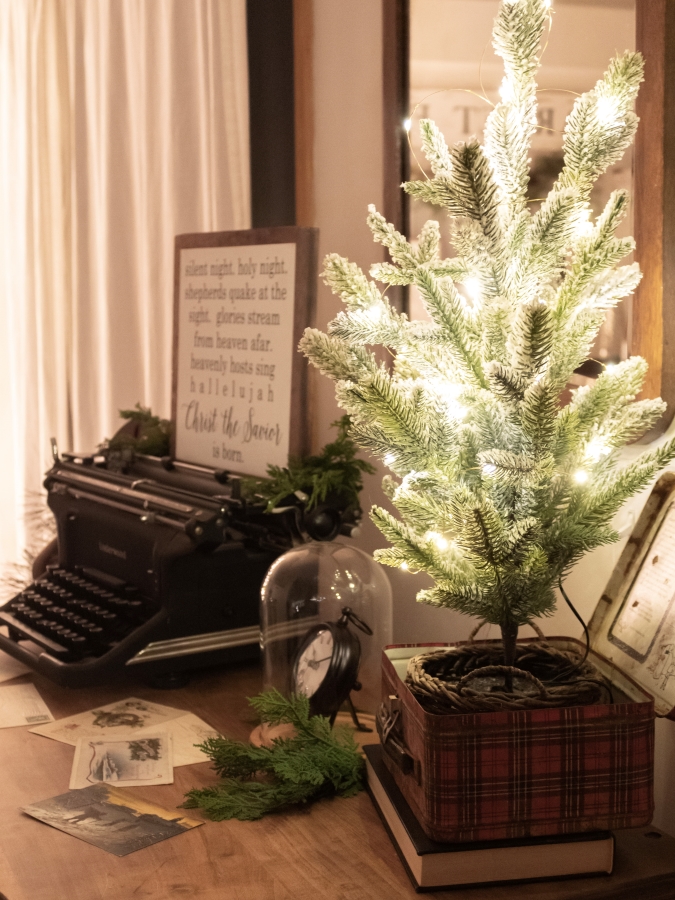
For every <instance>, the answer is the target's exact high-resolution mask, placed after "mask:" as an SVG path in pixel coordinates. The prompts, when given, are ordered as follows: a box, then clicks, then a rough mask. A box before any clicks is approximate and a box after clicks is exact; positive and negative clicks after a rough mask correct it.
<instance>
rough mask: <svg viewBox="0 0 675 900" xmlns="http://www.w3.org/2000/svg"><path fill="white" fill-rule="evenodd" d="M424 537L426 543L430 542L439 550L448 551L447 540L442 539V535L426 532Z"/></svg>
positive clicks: (435, 532)
mask: <svg viewBox="0 0 675 900" xmlns="http://www.w3.org/2000/svg"><path fill="white" fill-rule="evenodd" d="M424 537H425V538H426V539H427V540H428V541H432V542H433V543H434V544H435V545H436V546H437V547H438V549H439V550H447V549H448V541H447V538H444V537H443V535H442V534H439V533H438V532H437V531H427V533H426V534H425V535H424Z"/></svg>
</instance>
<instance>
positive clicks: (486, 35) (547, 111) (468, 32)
mask: <svg viewBox="0 0 675 900" xmlns="http://www.w3.org/2000/svg"><path fill="white" fill-rule="evenodd" d="M498 6H499V3H498V0H411V3H410V51H409V52H410V59H409V64H410V95H409V101H410V112H411V122H410V125H411V129H410V142H411V147H410V149H411V152H410V171H411V176H412V177H413V178H420V177H422V173H423V172H427V173H429V170H428V166H427V163H426V160H425V158H424V154H423V153H422V152H421V148H420V139H419V128H418V123H419V120H420V119H422V118H431V119H433V120H434V121H435V122H436V123H437V124H438V126H439V127H440V129H441V131H442V132H443V133H444V135H445V138H446V140H447V142H448V144H449V145H452V144H454V143H456V142H457V141H466V140H468V139H470V138H471V137H472V136H474V135H475V136H476V137H477V138H478V140H479V141H482V139H483V127H484V125H485V120H486V118H487V116H488V114H489V112H490V110H491V108H492V104H494V103H495V102H496V101H497V100H498V99H499V97H498V88H499V84H500V82H501V79H502V75H503V66H502V61H501V59H500V58H499V57H498V56H496V55H495V53H494V51H493V49H492V44H491V31H492V23H493V21H494V18H495V15H496V13H497V8H498ZM551 20H552V22H551V29H550V31H549V32H548V34H547V37H546V38H545V48H544V51H543V54H542V66H541V68H540V70H539V74H538V79H537V80H538V84H539V110H538V124H539V127H538V129H537V132H536V134H535V135H534V137H533V140H532V153H531V159H532V166H531V175H530V191H529V198H530V201H531V204H532V208H533V210H535V209H536V208H537V206H538V202H539V200H540V199H541V198H542V197H545V196H546V194H547V193H548V191H549V190H550V188H551V186H552V184H553V181H554V180H555V178H556V177H557V175H558V172H559V171H560V168H561V167H562V130H563V128H564V125H565V119H566V117H567V115H568V114H569V112H570V111H571V109H572V104H573V103H574V100H575V97H576V96H577V95H578V94H580V93H583V92H584V91H587V90H589V89H590V88H592V87H593V85H594V84H595V82H596V81H597V80H598V79H599V78H601V77H602V75H603V73H604V72H605V70H606V68H607V64H608V62H609V60H610V58H611V57H612V56H614V55H615V54H616V53H617V52H622V51H623V50H629V49H634V48H635V2H634V0H554V3H553V6H552V15H551ZM632 165H633V152H632V149H630V150H628V151H627V152H626V154H625V155H624V157H623V159H621V160H620V161H619V162H618V163H616V164H615V165H614V166H612V167H611V169H610V170H609V171H608V172H606V173H605V174H604V175H603V176H601V177H600V178H599V179H598V181H597V183H596V185H595V187H594V190H593V194H592V197H591V205H592V208H593V215H594V216H595V215H597V214H598V213H599V212H600V211H601V210H602V208H603V207H604V205H605V203H606V201H607V199H608V197H609V195H610V193H611V192H612V191H613V190H616V189H617V188H626V189H628V190H629V191H631V190H632V182H633V176H632ZM409 217H410V218H409V221H410V234H411V235H412V236H413V237H414V236H415V235H417V234H419V231H420V229H421V228H422V225H423V224H424V222H425V221H426V220H427V219H437V220H438V221H439V222H440V223H441V228H442V231H443V235H444V247H443V250H444V253H445V255H451V254H452V248H451V247H450V244H449V241H448V237H449V232H450V228H449V221H448V219H447V217H445V216H444V215H443V212H442V210H440V209H439V208H438V207H433V206H431V205H428V204H423V203H420V202H418V201H415V202H412V203H411V205H410V211H409ZM632 229H633V221H632V216H631V215H629V216H627V218H626V220H625V221H624V222H623V223H622V225H621V226H620V231H619V232H618V234H619V235H629V234H632V233H633V232H632ZM468 299H470V298H468ZM409 310H410V315H411V317H412V318H426V312H425V310H424V307H423V305H422V302H421V299H420V297H419V294H418V293H417V292H416V290H415V289H414V288H413V289H411V291H410V295H409ZM630 322H631V300H630V298H628V299H627V300H624V301H623V303H621V304H619V306H618V307H616V309H613V310H610V311H609V312H608V314H607V318H606V321H605V324H604V326H603V328H602V330H601V332H600V334H599V336H598V339H597V341H596V345H595V347H594V350H593V357H594V359H595V360H597V361H598V362H599V363H602V364H605V365H606V364H608V363H615V362H618V361H619V360H621V359H625V358H626V357H627V356H628V354H629V348H630V337H631V336H630ZM589 368H590V371H591V372H593V368H594V367H593V366H590V367H589ZM599 369H600V367H599V366H597V364H596V366H595V370H596V373H597V371H598V370H599Z"/></svg>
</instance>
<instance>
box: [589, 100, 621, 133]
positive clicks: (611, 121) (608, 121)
mask: <svg viewBox="0 0 675 900" xmlns="http://www.w3.org/2000/svg"><path fill="white" fill-rule="evenodd" d="M595 111H596V115H597V118H598V121H599V122H600V123H601V124H602V125H606V126H607V127H608V128H609V127H611V126H612V125H619V124H620V122H619V102H618V100H617V99H616V97H598V102H597V103H596V105H595Z"/></svg>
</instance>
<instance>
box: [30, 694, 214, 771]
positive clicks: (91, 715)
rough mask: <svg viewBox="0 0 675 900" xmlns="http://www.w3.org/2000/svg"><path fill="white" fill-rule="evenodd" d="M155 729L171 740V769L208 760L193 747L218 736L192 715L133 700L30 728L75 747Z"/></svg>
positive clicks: (35, 732) (111, 704)
mask: <svg viewBox="0 0 675 900" xmlns="http://www.w3.org/2000/svg"><path fill="white" fill-rule="evenodd" d="M158 729H160V730H161V731H166V732H168V733H169V734H170V735H171V736H172V738H173V764H174V766H189V765H191V764H192V763H200V762H206V761H207V760H208V757H207V756H206V754H205V753H203V752H202V751H201V750H198V749H197V747H196V746H195V744H201V743H202V742H203V741H204V740H206V738H208V737H214V736H215V735H216V734H217V732H216V731H215V730H214V729H213V728H212V727H211V726H210V725H207V723H206V722H204V721H203V720H202V719H200V718H199V717H198V716H195V715H194V714H193V713H188V712H185V710H184V709H174V708H173V707H171V706H162V705H161V704H159V703H150V702H148V701H146V700H139V699H137V698H136V697H128V698H127V699H126V700H121V701H120V702H118V703H109V704H108V705H107V706H102V707H100V708H98V709H90V710H88V711H87V712H84V713H80V714H79V715H77V716H70V717H68V718H66V719H59V720H58V721H57V722H53V723H52V724H49V725H46V726H41V727H38V728H31V731H32V732H33V733H34V734H41V735H44V736H45V737H49V738H52V739H53V740H55V741H61V742H63V743H64V744H72V745H73V746H75V744H77V742H78V740H79V739H80V738H87V739H91V740H101V739H105V738H114V737H116V736H117V735H120V734H126V733H127V732H130V731H133V732H134V733H137V734H138V735H139V736H140V735H143V736H145V734H146V733H148V731H153V730H158Z"/></svg>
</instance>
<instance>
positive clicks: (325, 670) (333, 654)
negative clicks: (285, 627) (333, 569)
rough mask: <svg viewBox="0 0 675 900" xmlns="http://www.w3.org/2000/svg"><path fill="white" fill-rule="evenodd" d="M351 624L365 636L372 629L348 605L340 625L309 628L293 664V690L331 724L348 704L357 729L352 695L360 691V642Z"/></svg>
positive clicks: (369, 633) (327, 624)
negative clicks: (350, 628)
mask: <svg viewBox="0 0 675 900" xmlns="http://www.w3.org/2000/svg"><path fill="white" fill-rule="evenodd" d="M350 623H351V624H352V625H353V626H354V627H355V628H358V629H359V630H360V631H362V632H363V633H364V634H368V635H372V633H373V632H372V630H371V629H370V627H369V626H368V625H367V624H366V623H365V622H364V621H363V620H362V619H360V618H359V617H358V616H357V615H356V613H354V612H353V611H352V610H351V609H350V607H349V606H345V607H343V609H342V615H341V616H340V618H339V619H338V621H337V622H321V623H319V624H318V625H315V626H314V627H313V628H310V629H309V631H308V632H307V634H306V635H305V637H304V638H303V640H302V643H301V644H300V647H299V648H298V652H297V655H296V657H295V663H294V665H293V673H292V687H293V690H294V691H295V693H297V694H303V695H304V696H305V697H308V698H309V708H310V713H311V715H313V716H317V715H318V716H326V717H328V718H329V719H330V721H331V724H332V723H333V721H334V720H335V717H336V715H337V712H338V710H339V709H340V707H341V706H342V704H343V703H344V702H345V701H347V702H348V703H349V706H350V709H351V712H352V718H354V720H355V723H356V724H357V726H358V727H362V726H360V725H359V723H358V720H357V719H356V716H355V712H354V707H353V705H352V703H351V699H350V696H349V695H350V693H351V692H352V691H354V690H359V689H360V687H361V685H360V684H359V682H358V672H359V662H360V660H361V642H360V641H359V638H358V636H357V635H356V634H354V633H353V632H352V631H350V630H349V625H350Z"/></svg>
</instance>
